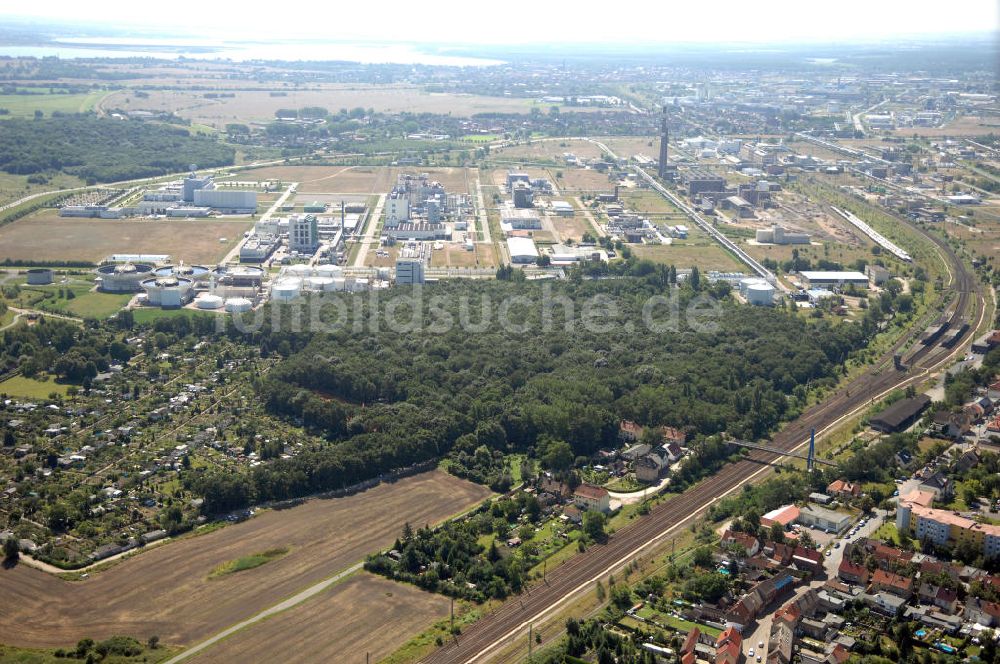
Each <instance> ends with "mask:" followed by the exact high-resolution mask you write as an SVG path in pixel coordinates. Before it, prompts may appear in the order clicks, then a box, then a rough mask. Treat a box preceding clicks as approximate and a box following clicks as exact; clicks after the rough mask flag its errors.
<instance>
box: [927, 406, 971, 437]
mask: <svg viewBox="0 0 1000 664" xmlns="http://www.w3.org/2000/svg"><path fill="white" fill-rule="evenodd" d="M933 428H934V430H935V431H937V432H938V433H940V434H941V435H942V436H945V437H947V438H952V439H958V438H961V437H962V436H964V435H965V434H967V433H969V431H970V430H971V429H972V420H971V418H970V417H969V415H968V413H964V412H963V413H953V412H951V411H948V410H939V411H938V412H936V413H934V424H933Z"/></svg>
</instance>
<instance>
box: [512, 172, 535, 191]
mask: <svg viewBox="0 0 1000 664" xmlns="http://www.w3.org/2000/svg"><path fill="white" fill-rule="evenodd" d="M518 182H523V183H524V184H526V185H528V186H529V187H530V186H531V176H530V175H528V174H527V173H522V172H520V171H509V172H508V173H507V191H510V192H513V191H514V185H515V184H517V183H518Z"/></svg>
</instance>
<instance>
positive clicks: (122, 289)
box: [97, 263, 153, 293]
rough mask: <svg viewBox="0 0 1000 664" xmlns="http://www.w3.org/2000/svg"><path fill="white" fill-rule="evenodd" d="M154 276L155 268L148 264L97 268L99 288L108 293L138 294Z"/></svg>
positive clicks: (109, 265) (110, 265) (124, 264)
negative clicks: (144, 283)
mask: <svg viewBox="0 0 1000 664" xmlns="http://www.w3.org/2000/svg"><path fill="white" fill-rule="evenodd" d="M152 274H153V266H152V265H150V264H148V263H109V264H107V265H102V266H100V267H99V268H97V277H98V279H100V282H99V286H98V288H100V290H102V291H105V292H108V293H138V292H140V291H142V282H143V281H144V280H146V279H148V278H149V277H150V276H152Z"/></svg>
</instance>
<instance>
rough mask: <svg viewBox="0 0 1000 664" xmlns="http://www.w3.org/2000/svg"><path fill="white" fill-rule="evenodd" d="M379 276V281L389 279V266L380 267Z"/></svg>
mask: <svg viewBox="0 0 1000 664" xmlns="http://www.w3.org/2000/svg"><path fill="white" fill-rule="evenodd" d="M378 278H379V281H389V279H390V274H389V268H387V267H380V268H379V269H378Z"/></svg>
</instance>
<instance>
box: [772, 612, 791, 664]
mask: <svg viewBox="0 0 1000 664" xmlns="http://www.w3.org/2000/svg"><path fill="white" fill-rule="evenodd" d="M794 644H795V631H794V630H793V629H792V628H791V627H789V626H788V625H787V624H785V623H777V622H776V623H774V624H773V625H772V626H771V637H770V639H768V642H767V663H768V664H790V662H791V661H792V646H793V645H794Z"/></svg>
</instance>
